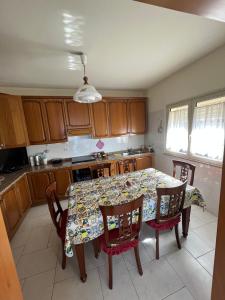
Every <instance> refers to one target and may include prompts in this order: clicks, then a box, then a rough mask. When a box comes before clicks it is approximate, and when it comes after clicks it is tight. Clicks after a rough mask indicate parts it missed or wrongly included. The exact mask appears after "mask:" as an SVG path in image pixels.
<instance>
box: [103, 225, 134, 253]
mask: <svg viewBox="0 0 225 300" xmlns="http://www.w3.org/2000/svg"><path fill="white" fill-rule="evenodd" d="M118 236H119V229H117V228H116V229H113V230H110V231H109V240H114V239H116V238H117V237H118ZM100 243H101V249H102V250H103V251H104V252H105V253H107V254H108V255H119V254H121V253H123V252H126V251H127V250H129V249H131V248H134V247H136V246H137V245H138V239H133V240H132V241H128V242H124V243H122V244H120V245H116V246H112V247H108V246H107V244H106V240H105V237H104V234H103V235H101V236H100Z"/></svg>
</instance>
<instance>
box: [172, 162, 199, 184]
mask: <svg viewBox="0 0 225 300" xmlns="http://www.w3.org/2000/svg"><path fill="white" fill-rule="evenodd" d="M179 167H180V177H179V179H180V181H182V182H185V181H188V184H189V185H193V182H194V176H195V166H194V165H192V164H189V163H187V162H184V161H179V160H173V177H176V171H177V168H179ZM189 171H191V175H190V176H189Z"/></svg>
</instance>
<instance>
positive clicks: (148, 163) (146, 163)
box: [136, 155, 153, 170]
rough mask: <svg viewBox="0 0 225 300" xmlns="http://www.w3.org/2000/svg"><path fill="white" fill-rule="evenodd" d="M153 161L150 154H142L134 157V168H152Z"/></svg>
mask: <svg viewBox="0 0 225 300" xmlns="http://www.w3.org/2000/svg"><path fill="white" fill-rule="evenodd" d="M152 166H153V161H152V156H150V155H149V156H143V157H138V158H136V168H137V170H144V169H148V168H152Z"/></svg>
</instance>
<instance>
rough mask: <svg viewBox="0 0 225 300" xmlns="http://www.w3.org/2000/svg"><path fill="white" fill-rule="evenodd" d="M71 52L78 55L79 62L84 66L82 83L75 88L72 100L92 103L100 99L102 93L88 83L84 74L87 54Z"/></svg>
mask: <svg viewBox="0 0 225 300" xmlns="http://www.w3.org/2000/svg"><path fill="white" fill-rule="evenodd" d="M73 54H76V55H79V56H80V59H81V63H82V65H83V68H84V77H83V80H84V84H83V85H82V86H81V87H80V88H79V89H78V90H77V92H76V93H75V94H74V96H73V100H74V101H76V102H80V103H94V102H99V101H101V100H102V95H101V94H100V93H99V92H98V91H97V90H96V88H95V87H94V86H93V85H90V84H89V83H88V77H87V76H86V68H85V66H86V64H87V56H86V55H85V54H84V53H82V52H74V53H73Z"/></svg>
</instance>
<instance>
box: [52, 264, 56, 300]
mask: <svg viewBox="0 0 225 300" xmlns="http://www.w3.org/2000/svg"><path fill="white" fill-rule="evenodd" d="M57 263H58V259H57V260H56V264H55V274H54V277H53V286H52V295H51V300H52V298H53V292H54V287H55V277H56V269H57Z"/></svg>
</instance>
